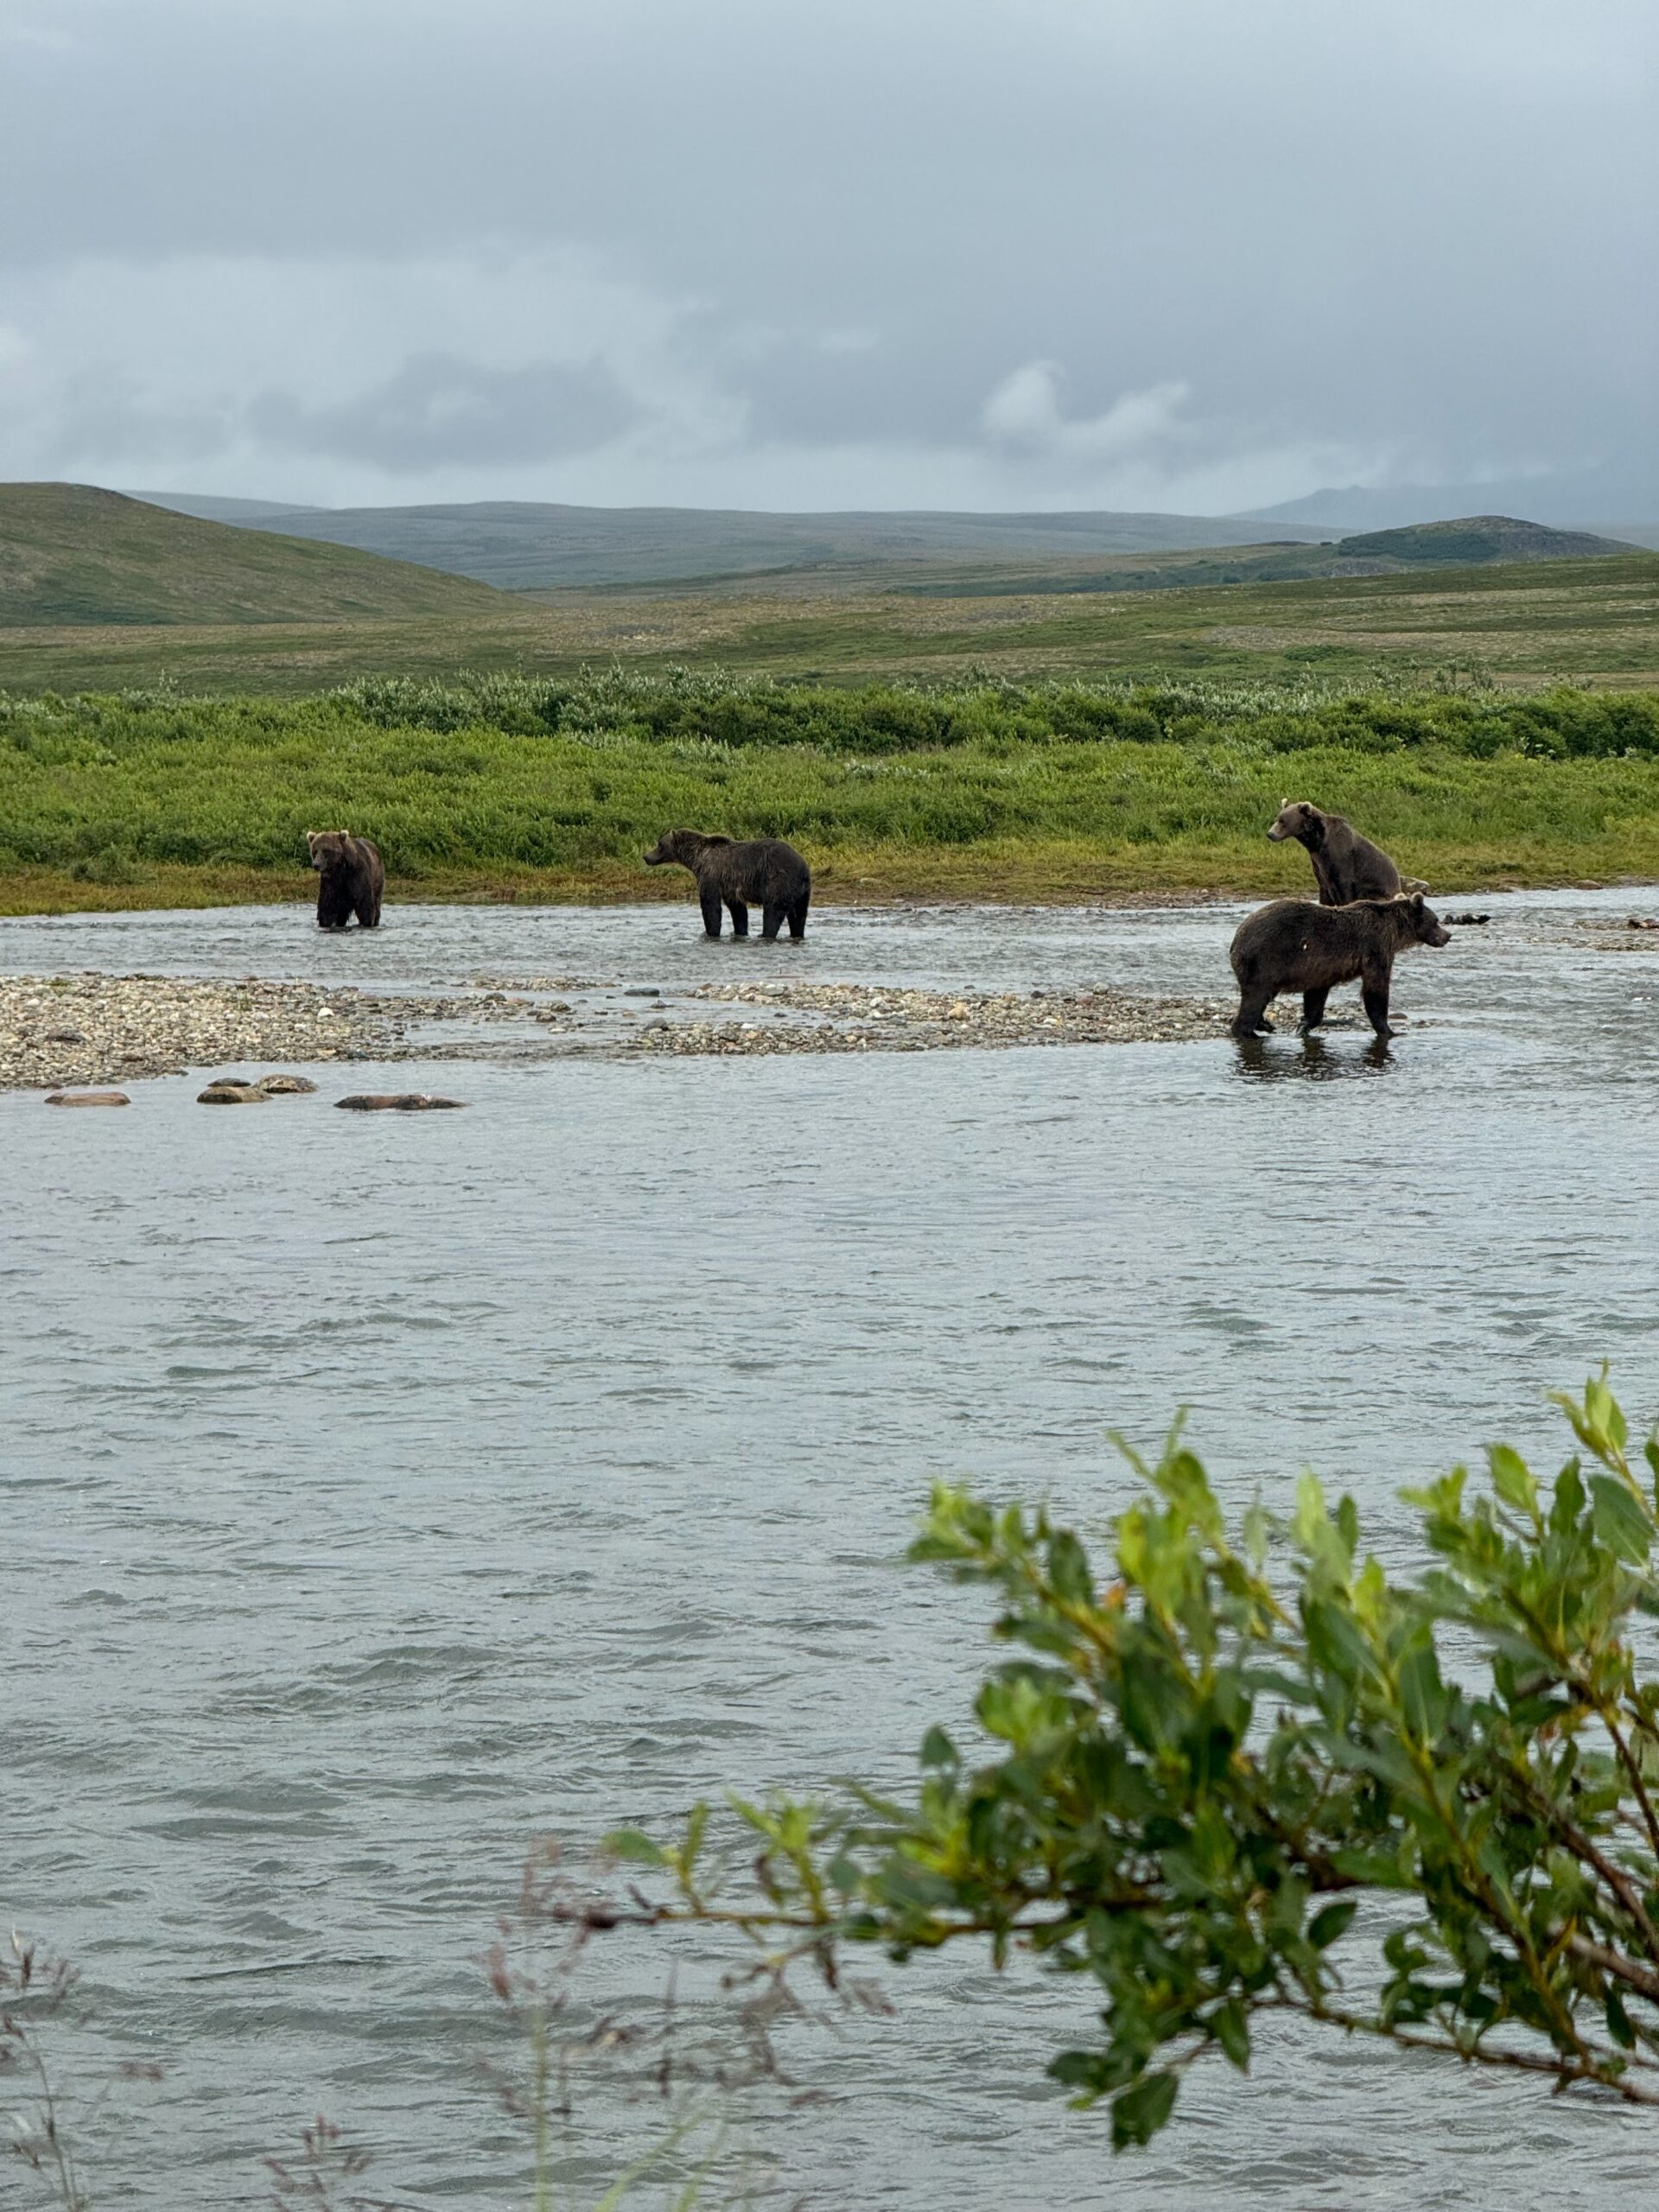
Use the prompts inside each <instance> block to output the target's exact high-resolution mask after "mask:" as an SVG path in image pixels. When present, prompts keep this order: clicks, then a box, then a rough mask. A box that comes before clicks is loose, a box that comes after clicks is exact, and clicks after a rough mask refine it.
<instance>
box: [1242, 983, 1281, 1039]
mask: <svg viewBox="0 0 1659 2212" xmlns="http://www.w3.org/2000/svg"><path fill="white" fill-rule="evenodd" d="M1272 996H1273V994H1272V993H1271V992H1270V991H1269V992H1268V993H1266V994H1263V993H1262V992H1261V991H1255V990H1251V991H1244V992H1242V993H1241V994H1240V996H1239V1001H1238V1012H1237V1013H1236V1014H1235V1015H1234V1017H1233V1034H1234V1036H1235V1037H1254V1036H1255V1035H1256V1033H1258V1032H1259V1031H1262V1030H1266V1031H1267V1033H1268V1035H1269V1036H1271V1035H1272V1033H1273V1024H1272V1023H1271V1022H1270V1021H1269V1020H1268V1003H1269V1001H1270V1000H1271V998H1272Z"/></svg>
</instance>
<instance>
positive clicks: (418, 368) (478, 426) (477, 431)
mask: <svg viewBox="0 0 1659 2212" xmlns="http://www.w3.org/2000/svg"><path fill="white" fill-rule="evenodd" d="M639 412H640V410H639V407H638V406H637V404H635V403H634V402H633V401H632V400H631V399H630V398H629V397H628V396H627V394H626V392H625V391H623V390H622V388H621V386H620V385H619V384H618V382H617V380H616V378H614V377H613V375H611V373H610V372H608V371H607V369H605V368H604V367H603V366H602V365H600V364H598V363H594V362H589V363H586V364H584V365H582V366H580V367H576V368H566V367H563V366H562V365H560V364H559V363H557V362H555V361H536V362H532V363H531V365H529V366H528V367H525V368H521V369H492V368H485V367H481V366H480V365H479V363H477V362H476V361H463V360H460V359H457V358H456V357H455V356H454V354H453V353H420V354H417V355H416V356H415V358H414V359H412V360H409V361H406V362H405V363H404V365H403V367H402V368H401V369H399V370H398V371H397V374H396V375H395V376H392V377H389V378H387V379H386V381H385V383H384V384H382V385H378V386H377V387H376V388H375V389H374V390H372V391H365V392H362V393H359V394H358V395H357V396H355V397H353V398H351V399H348V400H345V401H342V402H340V403H337V404H334V405H332V406H324V407H308V406H307V405H305V404H304V403H303V402H302V401H301V400H298V399H296V398H295V397H293V396H292V394H290V393H288V392H281V391H271V392H263V393H261V394H260V395H259V397H257V398H256V399H255V400H254V401H253V402H252V403H251V404H250V406H249V408H248V410H247V413H246V417H245V427H246V429H247V430H248V431H249V432H250V433H251V435H252V436H253V438H254V439H255V440H256V442H258V443H261V444H264V445H269V446H270V447H272V448H275V449H276V450H277V451H278V452H283V451H287V452H292V453H298V454H324V455H327V456H329V457H331V458H339V459H341V460H346V461H368V462H371V463H372V464H375V465H377V466H378V467H382V468H385V469H388V470H390V471H391V472H392V473H393V474H397V475H410V474H419V473H420V472H421V471H422V470H424V469H430V468H431V467H434V466H435V464H443V465H447V466H455V465H459V466H461V467H467V466H469V465H474V464H476V465H480V466H483V467H493V466H501V465H508V466H511V465H512V464H516V463H522V464H527V465H528V464H534V463H535V462H537V461H554V460H558V459H560V458H562V457H563V456H564V455H565V454H573V453H582V452H585V451H587V450H588V448H590V447H594V446H598V445H602V444H603V443H604V442H606V440H607V439H608V438H611V437H613V436H614V435H616V434H617V432H618V431H620V430H623V429H626V428H627V427H628V426H629V425H630V424H631V423H634V422H636V421H637V420H638V419H639Z"/></svg>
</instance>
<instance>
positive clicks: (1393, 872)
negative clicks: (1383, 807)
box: [1268, 799, 1402, 906]
mask: <svg viewBox="0 0 1659 2212" xmlns="http://www.w3.org/2000/svg"><path fill="white" fill-rule="evenodd" d="M1268 836H1269V837H1271V838H1272V839H1273V841H1274V844H1281V843H1282V842H1284V840H1285V839H1286V838H1287V837H1294V839H1295V840H1296V842H1297V843H1298V844H1299V845H1306V848H1307V856H1308V858H1309V860H1311V861H1313V874H1314V875H1315V877H1316V879H1317V880H1318V882H1319V904H1320V906H1351V904H1352V902H1353V901H1354V900H1355V899H1397V898H1398V897H1399V895H1400V892H1401V889H1402V885H1401V881H1400V871H1399V869H1398V868H1396V867H1395V864H1394V862H1393V861H1391V860H1390V859H1389V856H1388V855H1387V854H1386V853H1385V852H1382V851H1380V850H1379V849H1378V848H1377V847H1376V846H1375V845H1374V844H1372V842H1371V841H1370V838H1369V837H1362V836H1360V834H1359V832H1358V830H1357V829H1353V828H1352V827H1351V825H1350V824H1349V823H1346V822H1344V820H1343V818H1342V817H1341V815H1339V814H1324V813H1321V812H1320V810H1319V808H1318V807H1317V806H1309V805H1308V804H1307V802H1306V800H1305V799H1297V800H1295V801H1294V802H1293V801H1292V800H1290V799H1287V800H1286V801H1285V803H1284V804H1283V805H1282V806H1281V808H1280V810H1279V818H1278V820H1277V821H1276V822H1275V823H1274V825H1273V827H1272V828H1271V829H1269V830H1268Z"/></svg>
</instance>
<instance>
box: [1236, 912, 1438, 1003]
mask: <svg viewBox="0 0 1659 2212" xmlns="http://www.w3.org/2000/svg"><path fill="white" fill-rule="evenodd" d="M1451 942H1452V938H1451V932H1450V931H1447V930H1445V929H1442V928H1441V926H1440V922H1439V920H1438V919H1437V918H1436V917H1435V915H1434V914H1433V912H1432V911H1431V909H1430V908H1429V907H1428V906H1426V905H1425V904H1424V902H1423V894H1422V893H1421V891H1418V892H1414V893H1411V894H1410V895H1409V896H1408V897H1404V898H1400V899H1356V900H1351V901H1350V902H1349V903H1348V904H1347V905H1346V906H1312V905H1310V904H1309V903H1308V901H1307V900H1306V899H1274V902H1273V904H1272V906H1262V907H1260V908H1259V909H1258V910H1257V911H1256V912H1255V913H1254V914H1252V915H1250V916H1249V919H1248V920H1246V921H1243V922H1241V923H1240V924H1239V925H1238V929H1237V931H1236V934H1235V935H1234V938H1233V949H1232V962H1233V973H1234V975H1235V976H1237V978H1238V1013H1237V1015H1236V1019H1235V1020H1234V1022H1233V1034H1234V1036H1235V1037H1253V1036H1255V1033H1256V1032H1257V1030H1259V1029H1271V1028H1272V1027H1273V1024H1272V1023H1271V1022H1270V1021H1269V1020H1268V1018H1267V1013H1268V1007H1269V1005H1270V1004H1271V1003H1272V1001H1274V999H1275V998H1277V996H1278V995H1279V994H1280V992H1281V991H1300V993H1301V995H1302V1029H1303V1033H1304V1034H1306V1032H1307V1031H1308V1030H1310V1029H1317V1028H1318V1027H1319V1024H1320V1022H1321V1021H1323V1020H1324V1019H1325V999H1326V997H1327V996H1328V995H1329V994H1330V993H1331V991H1332V990H1333V989H1334V988H1335V987H1336V986H1337V984H1338V983H1351V982H1355V981H1356V980H1357V982H1358V983H1359V992H1360V997H1361V999H1362V1000H1363V1002H1364V1007H1365V1012H1366V1014H1367V1015H1368V1016H1369V1018H1370V1025H1371V1027H1372V1028H1373V1029H1375V1030H1376V1033H1377V1035H1378V1036H1379V1037H1391V1036H1393V1034H1394V1032H1393V1031H1392V1030H1391V1029H1390V1028H1389V978H1390V977H1391V976H1392V975H1393V972H1394V957H1395V953H1397V952H1405V951H1408V950H1410V948H1411V947H1412V946H1413V945H1414V944H1451Z"/></svg>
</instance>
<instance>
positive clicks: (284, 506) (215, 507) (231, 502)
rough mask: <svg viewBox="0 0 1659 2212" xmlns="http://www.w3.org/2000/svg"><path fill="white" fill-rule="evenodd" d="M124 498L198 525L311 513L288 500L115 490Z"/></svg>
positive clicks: (127, 487)
mask: <svg viewBox="0 0 1659 2212" xmlns="http://www.w3.org/2000/svg"><path fill="white" fill-rule="evenodd" d="M117 488H118V490H119V492H120V494H121V497H122V498H123V499H139V500H142V501H143V504H144V505H145V506H147V507H166V508H168V509H169V510H170V511H171V512H173V513H174V514H175V515H194V517H195V518H196V519H197V521H198V522H239V523H245V524H246V523H261V522H269V521H270V520H272V519H274V518H276V517H277V516H278V515H303V514H309V513H310V512H312V510H311V509H310V508H309V507H308V506H307V505H305V504H304V503H303V502H302V503H301V504H300V505H297V506H296V505H295V504H294V502H293V501H292V500H291V499H218V498H216V497H215V496H214V495H213V493H209V492H135V491H133V490H131V489H130V487H129V486H126V485H121V486H118V487H117Z"/></svg>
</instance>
